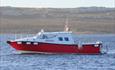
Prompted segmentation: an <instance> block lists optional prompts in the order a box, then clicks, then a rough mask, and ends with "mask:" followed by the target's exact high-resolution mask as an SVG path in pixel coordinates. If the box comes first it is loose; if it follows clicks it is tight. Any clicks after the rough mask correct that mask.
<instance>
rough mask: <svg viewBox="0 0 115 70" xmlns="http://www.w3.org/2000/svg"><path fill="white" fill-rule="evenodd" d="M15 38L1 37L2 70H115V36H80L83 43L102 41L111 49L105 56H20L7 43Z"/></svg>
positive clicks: (0, 57)
mask: <svg viewBox="0 0 115 70" xmlns="http://www.w3.org/2000/svg"><path fill="white" fill-rule="evenodd" d="M25 36H26V35H24V34H23V35H20V34H17V35H16V37H17V38H19V37H25ZM29 36H31V35H29ZM14 38H15V35H13V34H1V35H0V70H115V34H111V35H97V34H96V35H78V39H80V40H81V41H89V40H90V41H94V40H95V41H102V42H103V44H104V46H107V47H108V49H109V51H108V53H107V54H103V55H76V54H55V55H53V54H52V55H51V54H50V55H46V54H18V53H16V51H15V49H13V48H11V47H10V46H9V45H8V44H7V43H6V40H11V39H14Z"/></svg>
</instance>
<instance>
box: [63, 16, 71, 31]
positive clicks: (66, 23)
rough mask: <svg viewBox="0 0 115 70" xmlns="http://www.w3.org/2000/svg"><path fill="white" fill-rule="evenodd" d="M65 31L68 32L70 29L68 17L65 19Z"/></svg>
mask: <svg viewBox="0 0 115 70" xmlns="http://www.w3.org/2000/svg"><path fill="white" fill-rule="evenodd" d="M64 31H66V32H68V31H70V28H69V23H68V18H66V21H65V28H64Z"/></svg>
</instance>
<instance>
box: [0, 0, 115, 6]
mask: <svg viewBox="0 0 115 70" xmlns="http://www.w3.org/2000/svg"><path fill="white" fill-rule="evenodd" d="M114 4H115V0H0V6H13V7H53V8H75V7H90V6H97V7H115V5H114Z"/></svg>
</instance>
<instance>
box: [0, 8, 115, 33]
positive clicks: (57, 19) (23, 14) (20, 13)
mask: <svg viewBox="0 0 115 70" xmlns="http://www.w3.org/2000/svg"><path fill="white" fill-rule="evenodd" d="M66 17H68V19H69V25H70V27H71V30H72V31H74V32H83V33H115V8H105V7H80V8H16V7H0V32H1V33H16V32H17V33H28V32H29V33H37V32H38V31H40V29H41V28H44V29H45V31H57V30H58V31H61V30H63V27H64V24H65V19H66Z"/></svg>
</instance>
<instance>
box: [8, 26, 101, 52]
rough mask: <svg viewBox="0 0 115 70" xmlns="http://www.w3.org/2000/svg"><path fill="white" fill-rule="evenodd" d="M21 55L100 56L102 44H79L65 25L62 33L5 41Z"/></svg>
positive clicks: (41, 34) (38, 34) (74, 35)
mask: <svg viewBox="0 0 115 70" xmlns="http://www.w3.org/2000/svg"><path fill="white" fill-rule="evenodd" d="M7 43H8V44H9V45H11V46H12V47H13V48H15V49H16V50H17V51H19V52H21V53H45V54H101V53H102V51H101V49H102V42H101V41H96V42H86V43H84V42H80V41H79V40H78V39H77V35H76V34H75V33H73V32H72V31H70V28H69V27H68V25H65V29H64V31H60V32H45V31H44V30H43V29H42V30H41V31H40V32H39V33H37V34H36V35H35V36H32V37H26V38H21V39H15V40H10V41H7Z"/></svg>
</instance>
